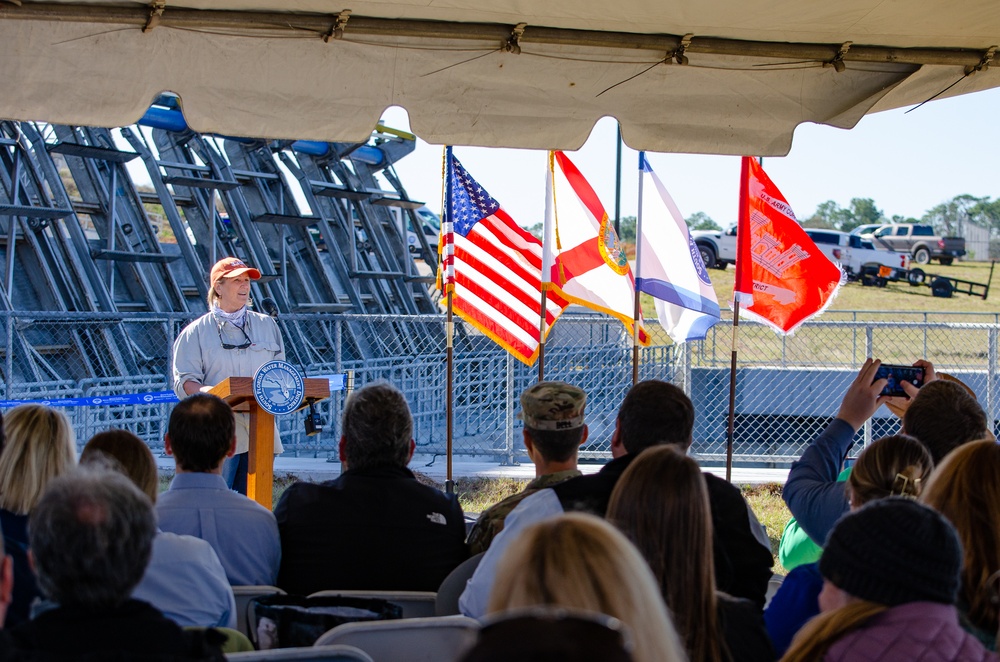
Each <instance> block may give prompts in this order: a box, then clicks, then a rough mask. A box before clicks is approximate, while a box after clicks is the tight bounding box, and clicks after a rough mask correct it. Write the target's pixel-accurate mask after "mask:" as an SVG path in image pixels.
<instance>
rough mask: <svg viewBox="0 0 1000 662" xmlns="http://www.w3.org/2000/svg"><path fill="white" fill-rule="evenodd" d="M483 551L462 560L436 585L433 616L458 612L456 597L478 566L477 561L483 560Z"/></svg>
mask: <svg viewBox="0 0 1000 662" xmlns="http://www.w3.org/2000/svg"><path fill="white" fill-rule="evenodd" d="M485 553H486V552H479V553H478V554H475V555H474V556H471V557H469V558H468V559H466V560H465V561H462V563H461V564H460V565H459V566H458V567H457V568H455V569H454V570H452V571H451V572H450V573H449V574H448V576H447V577H445V578H444V581H443V582H441V586H439V587H438V592H437V600H436V601H435V602H434V615H435V616H451V615H453V614H458V613H459V611H458V598H459V596H461V595H462V591H464V590H465V585H466V584H467V583H468V582H469V579H470V578H471V577H472V573H474V572H475V571H476V568H477V567H479V562H480V561H482V560H483V554H485Z"/></svg>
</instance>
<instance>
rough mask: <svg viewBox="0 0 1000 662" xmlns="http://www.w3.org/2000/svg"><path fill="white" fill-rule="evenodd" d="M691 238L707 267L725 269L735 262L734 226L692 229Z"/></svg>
mask: <svg viewBox="0 0 1000 662" xmlns="http://www.w3.org/2000/svg"><path fill="white" fill-rule="evenodd" d="M691 239H693V240H694V243H695V246H697V247H698V251H699V252H700V253H701V261H702V262H704V263H705V267H706V268H708V269H725V268H726V265H727V264H736V226H735V225H733V226H731V227H730V228H729V229H728V230H725V231H723V230H693V231H692V232H691Z"/></svg>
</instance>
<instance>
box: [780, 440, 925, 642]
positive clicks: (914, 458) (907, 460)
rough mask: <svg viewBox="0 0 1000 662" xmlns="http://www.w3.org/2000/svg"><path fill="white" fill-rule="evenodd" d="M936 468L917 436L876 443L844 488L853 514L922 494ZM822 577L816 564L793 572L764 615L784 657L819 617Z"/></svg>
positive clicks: (861, 458) (857, 463) (866, 451)
mask: <svg viewBox="0 0 1000 662" xmlns="http://www.w3.org/2000/svg"><path fill="white" fill-rule="evenodd" d="M933 469H934V460H933V459H932V458H931V454H930V451H928V450H927V448H926V447H925V446H924V445H923V444H921V443H920V442H919V441H917V440H916V439H914V438H913V437H908V436H906V435H902V434H897V435H893V436H891V437H882V438H881V439H876V440H875V441H873V442H872V443H871V444H870V445H869V446H868V447H867V448H865V449H864V450H863V451H861V454H860V455H859V456H858V459H857V460H856V461H855V462H854V466H853V467H851V473H850V475H849V476H848V478H847V482H846V484H845V489H846V491H847V502H848V503H849V504H850V508H851V510H852V511H853V510H857V509H858V508H860V507H861V506H863V505H865V504H866V503H869V502H871V501H876V500H878V499H884V498H886V497H890V496H903V497H909V498H911V499H915V498H917V497H919V496H920V494H921V492H922V491H923V489H924V487H925V486H926V484H927V481H928V479H929V477H930V475H931V471H933ZM822 588H823V577H822V576H821V575H820V571H819V565H818V564H817V563H808V564H803V565H801V566H798V567H796V568H794V569H792V571H791V572H789V573H788V575H787V576H786V577H785V580H784V581H783V582H782V583H781V587H780V588H779V589H778V592H777V593H776V594H775V595H774V598H773V599H772V600H771V603H770V604H769V605H768V607H767V609H766V610H765V611H764V621H765V623H767V631H768V634H769V635H770V636H771V642H772V643H773V644H774V648H775V650H776V651H777V652H778V654H779V655H780V654H781V653H783V652H784V651H785V650H786V649H787V648H788V646H789V644H791V642H792V637H794V636H795V633H796V632H798V631H799V629H801V628H802V626H803V625H805V624H806V622H807V621H808V620H809V619H810V618H812V617H813V616H816V615H817V614H819V610H820V605H819V594H820V591H821V589H822Z"/></svg>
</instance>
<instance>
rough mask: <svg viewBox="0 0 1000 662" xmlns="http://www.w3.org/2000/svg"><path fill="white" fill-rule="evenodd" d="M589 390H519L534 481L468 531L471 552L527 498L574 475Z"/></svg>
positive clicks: (545, 385) (556, 386) (553, 386)
mask: <svg viewBox="0 0 1000 662" xmlns="http://www.w3.org/2000/svg"><path fill="white" fill-rule="evenodd" d="M586 402H587V394H586V393H584V392H583V391H582V390H581V389H579V388H577V387H576V386H573V385H571V384H567V383H566V382H539V383H537V384H535V385H534V386H531V387H530V388H528V389H527V390H525V391H524V392H523V393H522V394H521V413H520V414H519V417H520V418H521V419H522V420H523V421H524V432H523V436H524V448H525V450H527V452H528V457H530V458H531V461H532V462H533V463H534V464H535V479H534V480H533V481H531V482H530V483H528V485H527V487H525V488H524V489H523V490H521V491H520V492H519V493H517V494H514V495H511V496H509V497H507V498H506V499H504V500H503V501H501V502H499V503H496V504H494V505H492V506H490V507H489V508H487V509H486V510H485V511H483V513H482V514H481V515H480V516H479V520H478V521H477V522H476V525H475V526H474V527H472V531H471V532H470V533H469V553H470V554H478V553H480V552H485V551H486V549H487V548H488V547H489V546H490V543H491V542H493V538H494V537H495V536H496V535H497V533H499V532H500V531H502V530H503V522H504V518H506V517H507V513H509V512H510V511H512V510H514V508H515V507H517V504H519V503H521V501H523V500H524V498H525V497H527V496H528V495H530V494H534V493H535V492H537V491H538V490H541V489H544V488H546V487H552V486H553V485H557V484H559V483H561V482H563V481H565V480H569V479H570V478H576V477H577V476H579V475H580V471H579V470H577V468H576V457H577V452H578V451H579V449H580V446H581V444H583V442H585V441H586V440H587V426H586V424H585V423H584V411H583V410H584V405H585V404H586Z"/></svg>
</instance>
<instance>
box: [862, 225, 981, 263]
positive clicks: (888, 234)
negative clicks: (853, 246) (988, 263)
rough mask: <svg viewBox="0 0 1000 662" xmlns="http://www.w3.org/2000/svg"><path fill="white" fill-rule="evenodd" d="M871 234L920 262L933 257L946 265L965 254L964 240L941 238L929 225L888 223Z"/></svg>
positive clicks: (882, 242)
mask: <svg viewBox="0 0 1000 662" xmlns="http://www.w3.org/2000/svg"><path fill="white" fill-rule="evenodd" d="M862 236H864V235H862ZM871 237H872V241H873V242H874V243H875V244H876V245H879V244H881V245H883V246H885V247H886V248H891V249H893V250H897V251H904V252H907V253H909V254H910V255H912V256H913V261H914V262H916V263H918V264H927V263H929V262H930V261H931V260H932V259H934V260H937V261H938V262H940V263H941V264H943V265H946V266H947V265H949V264H951V263H952V262H953V261H954V260H955V258H957V257H962V256H963V255H965V239H963V238H962V237H939V236H937V235H935V234H934V228H932V227H931V226H929V225H920V224H917V223H889V224H887V225H883V226H882V227H880V228H879V229H878V230H875V232H873V233H872V235H871Z"/></svg>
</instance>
